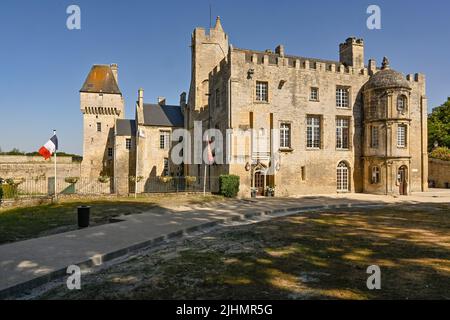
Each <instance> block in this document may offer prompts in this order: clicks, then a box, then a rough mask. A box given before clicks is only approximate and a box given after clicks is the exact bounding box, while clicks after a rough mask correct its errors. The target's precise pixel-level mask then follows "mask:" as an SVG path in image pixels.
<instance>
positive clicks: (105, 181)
mask: <svg viewBox="0 0 450 320" xmlns="http://www.w3.org/2000/svg"><path fill="white" fill-rule="evenodd" d="M9 180H10V181H8V183H6V182H4V183H3V184H1V185H0V188H1V189H2V191H3V199H17V198H31V197H43V196H53V195H54V194H55V179H54V177H49V178H46V179H35V178H30V179H17V180H14V181H11V179H9ZM213 180H214V179H213V178H211V179H209V177H207V178H206V184H205V187H206V191H207V192H210V190H211V181H213ZM203 182H204V178H203V177H194V178H193V177H159V176H156V177H148V178H143V179H138V181H135V180H134V177H124V178H113V177H111V178H97V179H95V178H57V179H56V193H57V194H58V195H112V194H134V193H139V194H143V193H176V192H202V191H203V187H204V183H203Z"/></svg>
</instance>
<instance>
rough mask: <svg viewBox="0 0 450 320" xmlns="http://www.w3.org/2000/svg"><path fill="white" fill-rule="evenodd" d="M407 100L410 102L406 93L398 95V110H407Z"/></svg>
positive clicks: (401, 111)
mask: <svg viewBox="0 0 450 320" xmlns="http://www.w3.org/2000/svg"><path fill="white" fill-rule="evenodd" d="M407 102H408V100H407V98H406V96H405V95H403V94H402V95H399V96H398V97H397V110H398V112H400V113H403V112H405V111H406V108H407Z"/></svg>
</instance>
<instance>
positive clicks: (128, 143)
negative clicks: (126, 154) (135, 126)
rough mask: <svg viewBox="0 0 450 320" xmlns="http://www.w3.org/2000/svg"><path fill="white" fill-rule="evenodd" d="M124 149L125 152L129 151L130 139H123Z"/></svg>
mask: <svg viewBox="0 0 450 320" xmlns="http://www.w3.org/2000/svg"><path fill="white" fill-rule="evenodd" d="M125 148H126V149H127V150H131V139H130V138H127V139H125Z"/></svg>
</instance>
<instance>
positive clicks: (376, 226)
mask: <svg viewBox="0 0 450 320" xmlns="http://www.w3.org/2000/svg"><path fill="white" fill-rule="evenodd" d="M449 231H450V205H448V204H434V205H427V206H425V205H416V206H408V207H407V206H403V207H400V206H396V207H387V208H384V209H364V210H361V209H350V210H347V209H346V210H340V211H336V210H335V211H324V212H311V213H302V214H297V215H294V216H289V217H283V218H277V219H274V220H270V221H265V222H261V223H258V224H252V225H241V226H234V227H226V228H223V229H219V230H216V231H213V232H210V233H208V234H204V235H201V236H196V237H192V238H186V239H180V240H178V241H177V242H173V243H169V244H166V245H164V246H162V247H160V248H156V249H153V250H151V251H149V252H147V253H146V254H143V255H137V256H134V257H132V258H130V260H128V261H125V262H122V263H120V264H117V265H114V266H112V267H109V268H108V269H104V270H100V271H98V272H97V273H93V274H89V275H85V276H84V277H82V289H81V290H79V291H78V290H74V291H68V290H67V289H66V288H65V286H63V285H61V286H59V287H56V288H53V289H52V290H50V291H48V292H47V293H44V294H43V295H42V296H40V297H38V298H41V299H422V298H423V299H431V298H437V299H450V232H449ZM373 264H376V265H379V266H380V268H381V290H368V289H367V287H366V280H367V277H368V276H369V275H368V274H367V273H366V269H367V267H368V266H369V265H373Z"/></svg>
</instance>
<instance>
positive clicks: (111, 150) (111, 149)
mask: <svg viewBox="0 0 450 320" xmlns="http://www.w3.org/2000/svg"><path fill="white" fill-rule="evenodd" d="M108 157H109V158H112V157H113V148H108Z"/></svg>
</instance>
